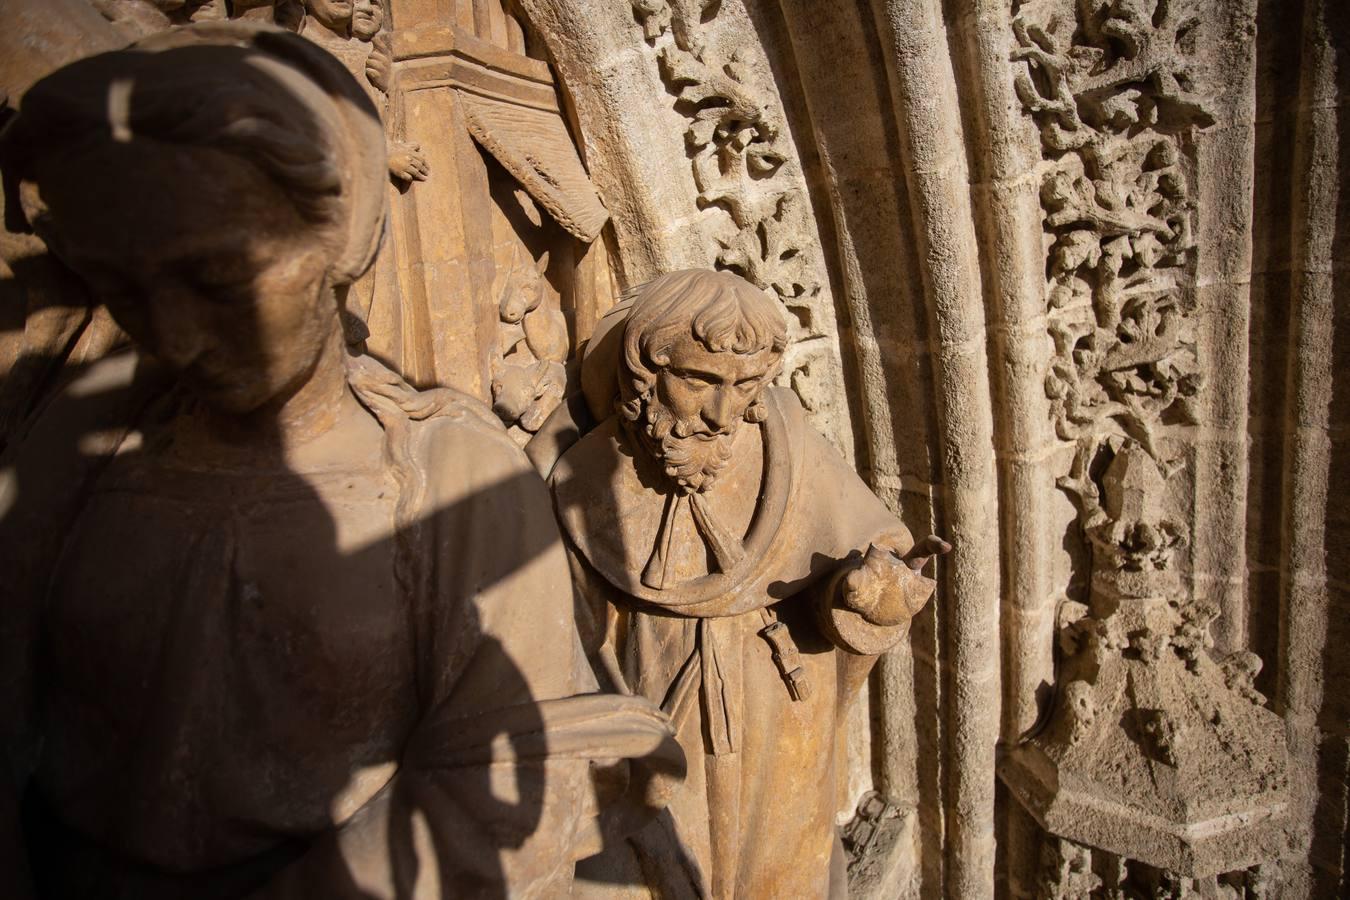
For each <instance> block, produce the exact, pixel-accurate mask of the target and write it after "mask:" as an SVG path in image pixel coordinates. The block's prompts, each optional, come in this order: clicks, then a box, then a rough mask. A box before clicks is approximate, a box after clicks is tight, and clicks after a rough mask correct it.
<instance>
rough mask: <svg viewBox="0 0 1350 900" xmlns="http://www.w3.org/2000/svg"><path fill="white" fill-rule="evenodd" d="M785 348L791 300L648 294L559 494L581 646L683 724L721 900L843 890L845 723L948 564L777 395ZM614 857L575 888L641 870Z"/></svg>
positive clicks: (697, 276)
mask: <svg viewBox="0 0 1350 900" xmlns="http://www.w3.org/2000/svg"><path fill="white" fill-rule="evenodd" d="M786 343H787V332H786V326H785V324H784V320H783V314H782V312H781V311H780V308H779V306H778V305H777V303H776V302H775V301H774V300H772V299H771V298H770V297H769V296H768V295H767V294H765V293H764V292H763V291H761V290H759V289H758V288H756V287H755V286H754V285H752V284H750V283H749V282H747V281H746V280H744V279H742V278H740V277H739V276H736V275H733V274H730V273H726V272H712V271H699V270H691V271H683V272H675V273H672V274H668V275H664V276H662V277H660V278H657V279H655V280H654V281H652V282H650V283H648V284H647V285H645V286H643V287H640V288H638V289H636V290H635V291H634V293H633V295H632V299H631V300H630V301H629V303H627V304H625V305H623V306H621V307H619V308H618V310H617V311H616V312H615V313H612V314H611V315H610V316H608V317H607V318H606V320H603V321H602V323H601V324H600V326H599V328H598V329H597V333H596V335H595V336H594V337H593V338H592V341H591V347H592V349H591V351H590V353H589V355H588V356H587V358H586V360H585V362H584V363H583V366H584V368H583V374H582V381H583V384H584V385H587V392H588V398H587V399H588V401H590V406H591V409H592V412H593V414H595V415H596V418H603V419H604V420H603V421H601V422H600V424H598V425H597V426H596V427H595V428H594V429H593V430H591V431H590V432H589V433H587V434H585V435H584V436H583V437H581V438H580V440H578V441H577V442H576V443H575V444H573V445H572V446H571V447H570V448H569V449H568V450H567V451H566V452H565V453H564V454H563V455H562V457H561V458H560V459H559V460H558V462H557V464H556V466H555V467H554V469H553V472H552V478H551V481H552V485H553V490H554V504H555V508H556V511H557V514H558V517H559V520H560V521H561V522H562V524H563V531H564V535H565V537H566V539H567V543H568V546H569V549H570V550H571V552H572V555H573V572H574V577H575V578H576V581H577V584H578V586H579V587H578V590H579V592H580V594H581V597H582V598H583V599H584V601H586V602H587V603H588V604H589V605H588V606H587V608H586V609H585V611H584V612H583V613H581V614H579V617H581V618H585V617H587V616H589V617H590V618H591V622H590V623H589V625H583V632H584V640H585V641H586V643H587V649H588V651H589V652H590V653H591V654H592V656H593V658H595V659H596V660H597V663H598V665H600V666H602V667H604V668H605V669H606V671H607V672H608V673H609V677H610V678H611V679H612V680H613V681H614V682H615V684H616V686H620V687H622V686H624V685H627V686H628V687H629V688H631V689H632V690H633V691H634V692H636V693H638V694H640V695H642V696H645V697H648V698H650V699H651V700H653V701H654V702H657V703H660V704H662V706H663V708H664V709H665V710H666V711H667V712H668V713H669V714H670V715H671V717H672V718H673V720H674V721H675V723H676V727H677V728H678V730H679V739H680V742H681V744H682V745H683V746H684V748H685V752H686V754H687V755H688V757H689V759H690V760H691V764H690V768H691V772H690V777H689V781H688V782H687V784H686V786H685V788H684V789H682V790H681V791H680V792H679V793H678V794H677V795H676V797H675V798H674V800H673V801H672V804H671V807H670V809H671V812H672V813H673V816H674V834H676V835H678V840H679V843H680V844H681V845H682V847H681V848H680V852H684V853H687V854H688V855H689V856H690V857H692V860H693V862H695V863H697V866H696V867H694V868H696V869H697V870H698V871H701V873H702V876H701V877H702V878H703V879H704V883H703V885H702V890H704V891H705V892H707V891H710V892H711V895H712V896H715V897H718V898H732V897H752V896H753V897H823V896H826V895H827V894H828V893H829V891H830V889H831V877H832V876H831V873H832V869H833V870H834V873H835V877H836V878H837V877H838V873H840V872H842V866H843V858H842V848H841V847H840V844H839V841H838V838H837V836H836V834H835V828H834V816H835V806H836V802H837V796H838V793H837V778H838V777H839V774H840V771H839V761H838V759H837V755H836V737H837V735H838V733H839V731H840V729H842V728H843V727H844V724H843V723H844V713H845V710H846V708H847V706H848V704H849V701H850V699H851V698H852V697H853V695H854V694H855V693H856V691H857V690H858V688H859V687H860V685H861V684H862V682H863V680H864V679H865V678H866V676H867V673H868V672H869V670H870V669H871V668H872V665H873V663H874V661H875V658H876V655H877V654H879V653H881V652H883V651H885V650H887V649H889V648H891V647H893V646H894V645H895V644H896V643H897V642H898V641H900V640H901V639H902V638H903V637H904V636H905V634H906V633H907V631H908V628H909V622H910V618H911V617H912V616H913V615H914V614H915V613H917V612H918V611H919V609H920V608H921V607H922V606H923V604H924V603H925V601H926V600H927V599H928V597H929V595H930V594H931V593H932V590H933V582H932V581H930V580H929V579H927V578H925V577H923V576H922V575H920V574H919V570H920V568H921V567H922V566H923V565H924V564H925V563H926V561H927V560H928V559H929V558H930V557H932V556H933V555H935V554H939V553H944V552H946V551H947V550H948V549H950V547H949V546H948V545H947V544H945V543H944V542H943V541H941V540H939V539H937V538H927V539H925V540H924V541H921V542H920V543H919V544H918V545H915V544H914V542H913V541H912V540H911V538H910V534H909V532H908V530H907V529H906V528H905V526H904V525H902V524H901V523H900V522H899V521H898V520H897V519H896V518H895V516H894V515H893V514H892V513H891V512H890V511H889V510H888V509H886V507H885V506H883V505H882V503H881V501H880V500H878V499H877V498H876V497H875V496H874V495H873V494H872V493H871V492H870V491H869V490H868V488H867V486H866V485H865V484H863V482H862V480H861V479H860V478H859V477H858V476H857V474H856V473H855V472H854V471H853V470H852V469H850V468H849V467H848V465H847V463H845V462H844V460H843V459H842V458H841V457H840V456H839V455H838V454H837V453H836V452H835V451H834V450H833V448H831V447H830V446H829V444H827V443H826V441H825V440H824V439H823V438H822V437H820V436H819V435H817V434H816V433H814V432H813V431H812V430H811V429H810V428H809V427H808V426H807V425H806V424H805V422H804V420H803V414H802V409H801V406H800V405H799V404H798V402H797V400H796V398H795V397H794V396H793V395H792V394H791V392H789V391H787V390H785V389H779V388H774V387H771V386H770V382H771V380H772V379H773V377H774V376H775V374H776V373H777V372H778V370H779V367H780V364H781V361H782V355H783V351H784V349H785V345H786ZM606 406H607V407H608V408H607V409H606ZM660 825H661V823H655V824H654V825H653V826H651V827H649V829H648V830H647V831H645V832H643V833H642V834H641V835H639V836H638V837H637V838H636V839H635V843H634V848H635V850H636V853H637V854H638V856H639V858H640V859H641V860H642V865H641V868H642V870H643V871H648V872H650V871H653V870H656V869H661V868H662V866H663V863H662V862H661V861H662V860H666V861H669V860H670V859H672V858H673V857H671V856H670V848H669V846H668V843H669V841H668V837H669V835H670V833H671V832H669V831H666V832H664V833H663V832H661V831H660ZM663 844H664V845H665V846H664V848H663ZM620 855H621V854H620V851H619V850H612V851H611V853H610V854H607V856H606V857H602V858H601V859H598V860H592V861H589V862H587V863H586V864H585V866H584V868H579V872H580V871H585V872H586V873H587V875H588V877H596V878H597V880H600V881H604V880H606V878H605V876H604V871H605V869H606V867H608V866H615V867H619V866H623V865H629V867H630V868H631V861H630V862H628V863H625V862H624V861H622V860H621V859H620V858H619V857H620ZM688 869H689V867H688V866H686V867H685V870H686V871H688ZM661 877H662V878H666V877H676V878H677V877H678V873H674V872H673V871H668V870H663V873H662V876H661Z"/></svg>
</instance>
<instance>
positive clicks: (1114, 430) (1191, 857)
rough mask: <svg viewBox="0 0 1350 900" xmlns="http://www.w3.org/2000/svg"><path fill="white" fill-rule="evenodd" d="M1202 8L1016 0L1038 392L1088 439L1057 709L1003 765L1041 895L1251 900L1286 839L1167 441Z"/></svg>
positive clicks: (1271, 772)
mask: <svg viewBox="0 0 1350 900" xmlns="http://www.w3.org/2000/svg"><path fill="white" fill-rule="evenodd" d="M1200 23H1201V17H1200V15H1199V12H1198V3H1196V2H1194V0H1077V2H1073V0H1030V2H1025V3H1021V4H1019V5H1016V6H1015V8H1014V19H1013V24H1012V27H1013V32H1014V35H1015V38H1016V49H1015V50H1014V51H1013V54H1012V61H1013V63H1014V66H1015V75H1014V78H1015V82H1014V83H1015V89H1016V92H1017V95H1018V97H1019V98H1020V99H1021V101H1022V104H1023V107H1024V109H1025V110H1026V112H1027V113H1028V114H1029V115H1030V116H1031V117H1032V118H1033V119H1034V120H1035V122H1036V124H1037V125H1038V127H1039V129H1040V134H1041V140H1042V155H1043V158H1044V160H1045V165H1044V168H1043V176H1042V182H1041V190H1040V200H1041V208H1042V223H1043V226H1044V229H1045V248H1046V295H1045V296H1046V303H1047V320H1048V325H1047V330H1048V334H1049V337H1050V338H1051V339H1052V342H1053V347H1054V351H1053V354H1052V357H1051V361H1050V366H1049V372H1048V374H1047V377H1046V392H1047V395H1048V396H1049V397H1050V399H1051V400H1052V404H1051V408H1052V410H1053V415H1054V419H1055V427H1056V431H1057V433H1058V434H1059V436H1060V437H1061V438H1062V439H1064V440H1066V441H1071V442H1073V443H1074V444H1075V445H1076V451H1077V452H1076V454H1075V459H1074V463H1073V467H1072V469H1071V471H1070V472H1069V474H1068V475H1066V476H1065V477H1063V478H1061V479H1059V482H1058V484H1059V487H1060V488H1061V489H1062V490H1064V491H1065V492H1067V493H1068V494H1070V495H1071V496H1072V497H1073V498H1074V499H1075V501H1076V503H1077V506H1078V526H1079V528H1080V529H1081V532H1082V536H1083V538H1084V541H1085V543H1086V545H1087V547H1088V549H1089V552H1090V555H1091V583H1090V589H1089V595H1088V602H1087V603H1086V604H1083V603H1076V602H1074V603H1066V604H1065V605H1064V607H1063V608H1061V610H1060V617H1059V618H1060V621H1059V648H1060V650H1061V655H1062V658H1063V662H1062V665H1061V671H1060V673H1059V676H1058V696H1057V698H1056V700H1055V703H1054V706H1053V708H1052V709H1051V711H1050V714H1049V716H1048V719H1047V722H1046V725H1045V727H1044V728H1043V729H1042V730H1041V731H1040V732H1039V733H1037V734H1036V735H1035V736H1033V737H1032V738H1031V739H1030V740H1028V741H1026V742H1024V743H1023V744H1021V745H1020V746H1018V747H1017V748H1015V750H1014V751H1013V752H1012V753H1011V754H1010V755H1009V760H1008V765H1007V766H1006V768H1005V770H1004V777H1005V780H1006V781H1007V782H1008V783H1009V786H1010V787H1011V789H1012V791H1013V793H1014V794H1015V795H1016V796H1017V797H1018V799H1019V800H1020V801H1021V803H1022V804H1023V806H1025V807H1026V808H1027V809H1028V811H1030V812H1031V813H1032V815H1033V816H1034V817H1035V818H1036V819H1037V820H1038V821H1039V822H1040V823H1041V825H1042V826H1043V827H1044V829H1045V831H1046V832H1047V833H1048V837H1047V838H1046V843H1045V846H1044V850H1045V856H1044V858H1045V866H1044V869H1043V873H1042V876H1043V877H1042V880H1041V883H1040V893H1041V895H1043V896H1050V897H1063V898H1079V897H1098V896H1102V897H1106V896H1112V897H1114V896H1156V897H1171V896H1182V895H1184V894H1185V893H1186V892H1187V891H1191V890H1202V891H1204V892H1206V893H1204V895H1205V896H1211V895H1212V896H1251V895H1252V894H1253V892H1254V891H1255V888H1253V887H1251V885H1252V884H1255V883H1256V881H1258V880H1261V879H1265V880H1269V877H1270V876H1269V872H1268V871H1267V872H1266V873H1265V874H1264V875H1261V876H1260V878H1258V875H1257V874H1253V873H1252V872H1249V871H1248V869H1249V867H1251V866H1253V865H1256V864H1259V863H1261V862H1263V861H1266V860H1270V859H1272V858H1274V857H1277V856H1278V855H1279V853H1280V847H1281V843H1282V836H1283V832H1282V830H1281V829H1282V824H1283V817H1284V809H1285V806H1286V803H1287V797H1288V774H1287V750H1286V748H1285V744H1284V741H1283V737H1282V726H1281V722H1280V719H1279V717H1278V716H1276V715H1275V714H1274V713H1273V712H1271V711H1270V710H1268V709H1266V708H1265V699H1264V698H1263V697H1262V696H1261V695H1260V694H1259V693H1258V692H1257V691H1255V689H1254V688H1253V686H1252V679H1253V678H1254V676H1255V674H1256V673H1257V671H1259V669H1260V660H1259V659H1257V658H1256V657H1255V656H1254V655H1253V654H1250V653H1246V652H1241V653H1238V654H1233V655H1230V656H1228V657H1226V658H1220V657H1218V656H1217V655H1216V654H1215V653H1214V652H1213V641H1212V639H1211V637H1210V623H1211V621H1212V620H1213V618H1214V616H1215V614H1216V613H1215V611H1214V610H1213V609H1212V608H1210V607H1208V606H1203V605H1201V604H1198V603H1196V602H1195V601H1194V599H1193V598H1192V597H1190V596H1189V592H1188V591H1187V589H1186V588H1185V586H1184V584H1183V580H1182V577H1181V573H1180V569H1181V566H1180V564H1179V562H1178V560H1177V554H1178V552H1179V551H1181V550H1183V549H1184V548H1185V546H1186V544H1187V542H1188V539H1189V535H1190V528H1191V523H1190V522H1189V521H1188V519H1187V518H1186V516H1185V515H1179V514H1178V509H1179V508H1184V507H1185V506H1186V504H1185V503H1184V502H1181V503H1178V502H1177V501H1176V497H1177V495H1178V494H1180V493H1184V489H1177V488H1173V487H1169V483H1170V482H1171V480H1172V478H1173V476H1174V475H1176V474H1177V473H1178V471H1179V470H1180V469H1181V468H1182V466H1183V465H1184V455H1177V456H1175V458H1170V456H1171V455H1174V454H1175V449H1174V448H1167V447H1165V444H1166V443H1167V442H1164V440H1163V437H1164V435H1165V434H1166V433H1167V431H1168V430H1171V427H1172V426H1177V425H1194V424H1197V419H1196V412H1197V410H1196V406H1195V399H1196V396H1197V394H1198V392H1199V391H1200V389H1201V386H1202V385H1201V374H1200V373H1201V364H1200V360H1199V359H1198V358H1197V355H1196V336H1195V331H1196V323H1195V321H1194V318H1193V310H1194V302H1193V294H1194V255H1195V250H1196V244H1195V236H1194V220H1195V203H1196V199H1195V197H1194V195H1193V192H1192V187H1191V181H1190V172H1191V171H1192V169H1193V166H1194V153H1195V141H1196V136H1197V133H1198V131H1199V130H1200V129H1203V128H1205V127H1207V126H1209V125H1212V124H1213V122H1214V118H1213V116H1212V114H1211V112H1210V110H1209V101H1208V100H1207V99H1206V98H1205V97H1204V96H1203V94H1202V92H1201V91H1200V90H1199V89H1198V82H1199V81H1200V75H1201V73H1200V72H1199V71H1197V69H1196V64H1195V59H1196V58H1197V50H1198V47H1197V41H1198V33H1197V29H1198V28H1199V26H1200ZM1177 436H1178V432H1176V431H1175V430H1172V433H1171V435H1169V437H1172V438H1175V437H1177ZM1202 882H1203V885H1202ZM1229 888H1231V889H1232V890H1233V891H1236V892H1237V893H1225V891H1226V890H1228V889H1229ZM1244 892H1246V893H1244Z"/></svg>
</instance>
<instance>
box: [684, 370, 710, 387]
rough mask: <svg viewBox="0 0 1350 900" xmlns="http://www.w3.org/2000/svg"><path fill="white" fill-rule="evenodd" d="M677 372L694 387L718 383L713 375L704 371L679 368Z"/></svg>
mask: <svg viewBox="0 0 1350 900" xmlns="http://www.w3.org/2000/svg"><path fill="white" fill-rule="evenodd" d="M675 374H676V375H677V376H679V378H680V380H682V381H685V382H687V383H688V384H689V385H691V386H692V387H697V388H705V387H710V386H712V385H713V384H715V383H716V381H715V379H714V378H713V377H712V376H711V375H705V374H703V373H702V372H686V371H684V370H678V371H676V372H675Z"/></svg>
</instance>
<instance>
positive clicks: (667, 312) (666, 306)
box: [619, 269, 787, 419]
mask: <svg viewBox="0 0 1350 900" xmlns="http://www.w3.org/2000/svg"><path fill="white" fill-rule="evenodd" d="M624 299H631V301H632V309H631V311H630V312H629V314H628V320H627V322H626V323H625V325H624V332H623V355H622V365H623V369H624V370H625V371H624V373H621V375H620V378H619V393H620V400H621V411H622V412H623V413H624V415H625V416H627V417H628V418H629V419H636V417H637V415H640V409H639V407H640V405H641V403H642V401H644V400H645V399H646V397H647V395H648V394H649V393H650V392H651V389H652V385H653V384H655V382H656V373H657V371H658V370H659V369H660V368H661V367H663V366H665V365H666V364H667V363H668V362H669V357H668V354H669V352H670V348H671V346H672V345H673V344H674V343H675V340H676V338H678V337H679V336H681V335H683V334H689V335H691V336H692V337H693V338H694V339H695V340H697V341H698V342H699V343H700V344H702V345H703V346H704V348H705V349H707V350H708V352H710V353H726V352H730V353H735V354H737V355H741V356H749V355H752V354H755V353H759V352H761V351H764V350H772V351H773V352H774V353H776V354H781V353H782V352H783V351H784V349H786V347H787V325H786V323H785V322H784V319H783V313H782V310H780V309H779V307H778V304H777V303H776V302H775V301H774V300H773V299H772V298H771V297H769V295H768V294H766V293H765V292H764V291H762V290H760V289H759V288H757V287H755V286H754V285H753V284H751V283H750V282H748V281H746V280H745V279H744V278H742V277H740V276H739V275H735V274H733V273H731V272H719V271H714V270H711V269H685V270H682V271H679V272H671V273H669V274H666V275H661V276H659V277H657V278H654V279H652V280H651V281H648V282H647V283H645V284H642V285H639V286H637V287H635V288H632V289H631V290H630V291H628V292H627V294H626V295H625V297H624ZM625 374H626V376H627V377H623V376H624V375H625Z"/></svg>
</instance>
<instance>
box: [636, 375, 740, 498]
mask: <svg viewBox="0 0 1350 900" xmlns="http://www.w3.org/2000/svg"><path fill="white" fill-rule="evenodd" d="M740 424H741V420H740V419H737V420H736V421H734V422H732V423H730V424H729V425H727V426H726V427H725V428H723V429H721V430H719V431H710V430H708V426H707V425H706V424H705V423H704V422H703V420H702V419H700V418H697V417H695V418H690V419H679V418H676V416H675V414H674V413H672V412H671V411H670V410H668V409H666V407H664V406H662V405H661V404H660V403H658V402H654V401H653V400H652V399H651V398H648V399H647V400H646V401H645V402H644V403H643V404H642V423H641V424H640V425H639V423H637V422H633V423H631V425H630V427H631V428H632V430H633V431H634V432H636V433H637V435H638V438H639V440H640V441H641V443H642V445H643V447H644V448H645V449H646V450H647V452H648V453H650V454H651V455H652V457H653V458H654V459H655V460H656V461H657V462H658V463H660V464H661V466H662V468H663V469H664V470H665V473H666V477H667V478H670V479H671V480H672V481H674V482H675V483H676V484H678V485H679V486H680V489H681V490H683V491H684V492H685V493H701V492H703V491H706V490H708V489H709V488H711V487H712V485H713V482H714V481H716V480H717V476H718V475H720V474H721V472H722V470H723V469H724V468H726V465H727V463H728V462H730V461H731V442H732V441H733V440H734V439H735V437H736V429H737V428H739V427H740Z"/></svg>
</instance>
